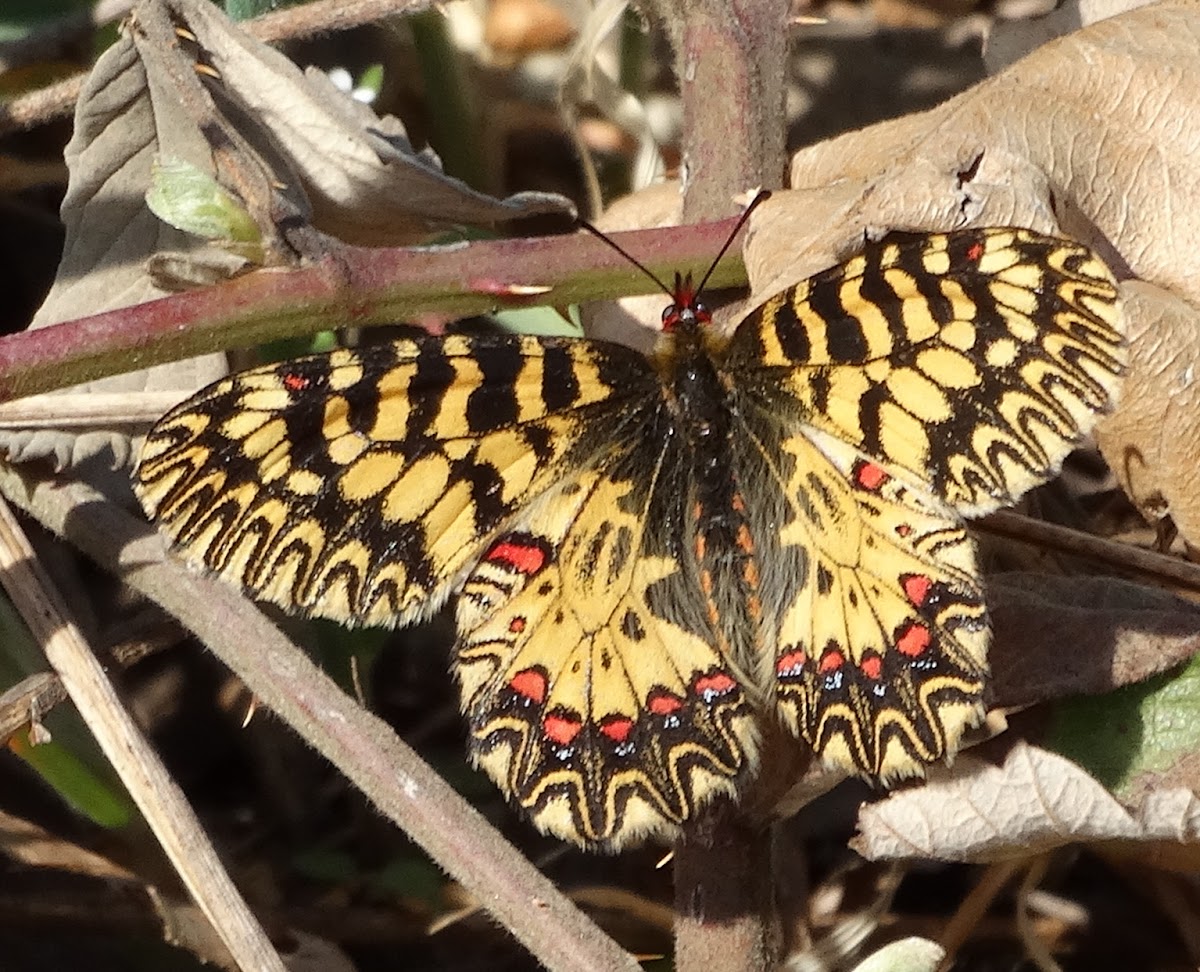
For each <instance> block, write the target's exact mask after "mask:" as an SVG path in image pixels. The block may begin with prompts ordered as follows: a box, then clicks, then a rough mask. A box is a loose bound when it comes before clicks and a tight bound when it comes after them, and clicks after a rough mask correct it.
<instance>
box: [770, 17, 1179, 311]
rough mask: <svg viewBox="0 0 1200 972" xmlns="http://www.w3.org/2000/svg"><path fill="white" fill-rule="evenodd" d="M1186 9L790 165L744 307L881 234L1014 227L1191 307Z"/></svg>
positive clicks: (1119, 25)
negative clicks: (787, 185) (1103, 262)
mask: <svg viewBox="0 0 1200 972" xmlns="http://www.w3.org/2000/svg"><path fill="white" fill-rule="evenodd" d="M1198 12H1200V5H1198V4H1197V2H1196V0H1167V2H1163V3H1158V4H1154V5H1153V6H1149V7H1144V8H1142V9H1139V10H1134V11H1132V12H1129V13H1126V14H1123V15H1121V16H1119V17H1113V18H1111V19H1108V20H1104V21H1101V22H1099V23H1096V24H1093V25H1091V26H1089V27H1086V28H1084V29H1083V30H1080V31H1078V32H1076V33H1073V34H1070V35H1068V36H1066V37H1062V38H1060V39H1058V40H1056V41H1053V42H1051V43H1048V44H1046V45H1045V46H1043V47H1041V48H1039V49H1037V50H1036V51H1034V52H1033V53H1032V54H1030V55H1029V56H1028V57H1026V58H1025V59H1023V60H1021V61H1019V62H1018V63H1016V64H1014V65H1012V66H1011V67H1010V68H1008V69H1007V70H1005V71H1004V72H1003V73H1001V74H999V75H997V76H996V77H994V78H991V79H989V80H987V81H984V82H982V83H981V84H979V85H976V86H975V87H973V88H971V89H969V90H968V91H966V92H964V93H963V94H961V95H959V96H958V97H956V98H952V99H951V100H949V101H947V102H946V103H945V104H943V105H940V106H938V107H937V108H934V109H932V110H931V111H927V112H922V113H919V114H915V115H909V116H906V117H904V118H900V119H896V120H894V121H889V122H885V123H883V124H879V125H873V126H871V127H869V128H865V129H862V130H860V131H857V132H850V133H847V134H845V135H842V136H839V137H837V138H834V139H830V140H829V141H826V142H822V143H820V144H818V145H814V146H812V147H810V148H807V149H804V150H803V151H801V152H798V153H797V154H796V155H795V156H794V157H793V159H792V164H791V184H792V186H793V192H791V193H781V194H779V195H778V196H777V197H776V198H775V199H773V200H771V202H770V203H769V204H767V205H765V206H763V207H761V209H760V210H759V212H758V214H756V216H755V218H754V220H753V222H752V230H753V235H752V237H751V239H750V242H749V244H748V246H747V253H746V259H747V268H748V270H749V272H750V278H751V280H752V282H753V283H754V289H755V293H757V294H761V295H763V296H766V295H767V294H768V293H771V292H774V291H777V290H780V289H782V288H783V287H785V286H787V285H789V284H791V283H793V282H795V281H796V280H799V279H802V278H804V277H805V276H808V275H809V274H811V273H813V272H815V271H817V270H819V269H821V268H822V267H825V266H829V265H830V264H831V263H834V262H836V261H837V260H838V259H840V258H841V257H843V256H845V255H846V254H847V253H848V252H850V251H852V250H854V249H856V248H858V247H860V246H861V241H862V239H863V236H864V234H866V235H869V236H876V235H878V234H879V233H880V232H881V231H883V230H887V229H909V230H933V229H938V230H945V229H950V228H954V227H958V226H963V225H975V226H983V225H1005V224H1014V225H1020V226H1027V227H1030V228H1032V229H1036V230H1041V231H1043V232H1056V231H1057V232H1062V233H1065V234H1067V235H1069V236H1073V237H1075V238H1077V239H1080V240H1082V241H1084V242H1088V243H1091V244H1092V245H1094V246H1096V247H1097V248H1098V249H1099V250H1100V252H1101V253H1102V254H1103V255H1105V256H1106V258H1110V259H1111V261H1112V262H1113V263H1114V265H1115V266H1117V267H1119V268H1127V272H1126V273H1125V274H1124V275H1126V276H1127V275H1129V272H1130V271H1131V272H1132V274H1134V275H1137V276H1140V277H1142V278H1144V279H1147V280H1150V281H1153V282H1155V283H1157V284H1159V285H1160V286H1163V287H1166V288H1168V289H1170V290H1172V291H1173V292H1174V293H1176V294H1177V295H1179V296H1181V297H1184V298H1186V299H1190V300H1192V301H1193V302H1195V303H1198V304H1200V239H1198V237H1200V214H1198V211H1197V210H1196V209H1195V207H1194V206H1192V205H1191V200H1194V199H1195V198H1196V197H1197V195H1198V193H1200V165H1198V164H1197V161H1196V160H1197V159H1198V158H1200V152H1198V151H1197V150H1198V148H1200V17H1198V16H1197V13H1198Z"/></svg>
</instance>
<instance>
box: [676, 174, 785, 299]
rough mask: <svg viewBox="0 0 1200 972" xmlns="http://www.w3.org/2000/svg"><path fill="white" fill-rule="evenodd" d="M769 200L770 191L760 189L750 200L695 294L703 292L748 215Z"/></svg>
mask: <svg viewBox="0 0 1200 972" xmlns="http://www.w3.org/2000/svg"><path fill="white" fill-rule="evenodd" d="M770 198H771V190H770V189H760V190H759V191H758V195H756V196H755V197H754V198H753V199H751V200H750V205H749V206H747V207H746V208H745V209H744V210H743V211H742V218H741V219H739V220H738V221H737V225H736V226H735V227H734V228H733V232H732V233H730V234H729V239H727V240H726V241H725V245H724V246H723V247H721V252H720V253H718V254H717V258H716V259H715V260H713V262H712V264H711V265H710V266H709V268H708V271H707V272H706V273H705V274H704V276H703V277H702V278H701V280H700V286H699V287H697V288H696V291H695V292H696V294H697V295H699V294H700V293H701V292H702V291H703V290H704V285H705V284H707V283H708V278H709V277H711V276H712V275H713V271H714V270H716V269H717V264H718V263H720V262H721V257H723V256H724V255H725V251H726V250H728V249H729V248H730V246H732V245H733V241H734V240H736V239H737V235H738V233H740V232H741V231H742V227H743V226H745V225H746V220H748V219H749V218H750V214H751V213H752V212H754V210H756V209H757V208H758V204H759V203H761V202H766V201H767V200H768V199H770Z"/></svg>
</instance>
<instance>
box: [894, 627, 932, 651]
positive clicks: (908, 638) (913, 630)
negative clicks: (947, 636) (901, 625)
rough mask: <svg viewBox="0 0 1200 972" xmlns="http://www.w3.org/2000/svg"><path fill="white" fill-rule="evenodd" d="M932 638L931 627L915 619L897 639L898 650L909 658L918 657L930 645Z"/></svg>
mask: <svg viewBox="0 0 1200 972" xmlns="http://www.w3.org/2000/svg"><path fill="white" fill-rule="evenodd" d="M932 640H933V638H932V636H931V635H930V634H929V629H928V628H927V627H925V625H923V624H921V623H919V622H917V621H913V622H912V623H911V624H909V625H908V627H906V628H905V629H904V630H903V631H901V632H900V636H899V637H898V638H897V639H896V650H897V651H899V652H900V654H902V655H907V656H908V657H909V658H917V657H919V656H920V655H922V654H924V653H925V649H927V648H928V647H929V643H930V641H932Z"/></svg>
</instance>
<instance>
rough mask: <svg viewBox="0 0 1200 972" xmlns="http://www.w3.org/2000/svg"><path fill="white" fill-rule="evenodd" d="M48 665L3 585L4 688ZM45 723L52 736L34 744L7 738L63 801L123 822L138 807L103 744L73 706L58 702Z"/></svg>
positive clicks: (105, 820)
mask: <svg viewBox="0 0 1200 972" xmlns="http://www.w3.org/2000/svg"><path fill="white" fill-rule="evenodd" d="M46 669H47V665H46V657H45V655H43V654H42V650H41V648H40V647H39V646H38V644H37V642H35V641H34V639H33V635H31V634H30V633H29V629H28V628H27V627H26V626H25V622H24V621H23V620H22V619H21V616H20V615H19V614H18V613H17V610H16V608H14V607H13V605H12V602H11V601H10V600H9V599H8V596H7V595H6V594H4V592H3V591H0V691H3V690H4V689H7V688H9V687H10V686H12V685H16V684H17V683H18V682H20V681H21V680H22V679H24V678H26V677H27V676H29V675H32V674H34V673H36V672H44V671H46ZM43 726H44V728H45V729H46V730H48V731H49V733H50V736H51V741H50V742H45V743H39V744H38V745H36V746H35V745H33V744H31V743H30V742H29V739H28V736H27V735H18V736H16V737H14V738H13V739H12V740H10V741H9V748H10V749H11V750H12V751H13V752H14V753H16V754H17V755H18V756H19V757H20V758H21V759H23V760H25V762H26V763H28V764H29V765H30V766H31V767H32V768H33V769H34V770H35V771H36V772H37V773H38V775H40V776H41V777H42V778H43V779H44V780H45V781H46V782H47V783H49V784H50V786H51V787H53V788H54V789H55V790H56V791H57V792H58V795H59V796H60V797H62V799H63V801H64V802H65V803H67V804H68V805H69V806H71V807H72V808H74V809H75V810H76V811H78V812H79V813H81V814H82V815H83V816H85V817H88V818H89V819H91V820H92V821H93V822H95V823H97V824H99V825H100V826H102V827H123V826H125V825H126V824H127V823H129V822H130V820H131V819H133V818H134V817H135V815H136V813H137V810H136V809H135V807H134V805H133V801H132V800H131V799H130V798H129V795H128V794H127V793H126V792H125V789H124V787H122V786H121V783H120V781H119V780H118V779H117V777H116V774H115V773H114V772H113V770H112V767H111V766H110V765H109V763H108V760H107V759H106V758H105V757H104V754H103V753H102V752H100V747H99V746H98V745H97V744H96V741H95V739H93V738H92V734H91V732H90V731H89V730H88V728H87V726H86V725H84V723H83V720H82V719H81V718H80V717H79V713H77V712H76V711H75V710H74V709H73V708H71V707H70V706H69V705H63V706H59V707H58V708H57V709H55V710H54V711H53V712H50V713H48V714H47V715H46V717H45V719H44V720H43Z"/></svg>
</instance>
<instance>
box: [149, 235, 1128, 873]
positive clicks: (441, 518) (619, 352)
mask: <svg viewBox="0 0 1200 972" xmlns="http://www.w3.org/2000/svg"><path fill="white" fill-rule="evenodd" d="M674 289H675V293H674V299H673V302H672V304H671V305H670V306H669V307H668V308H667V310H666V312H665V313H664V318H663V328H662V334H661V336H660V338H659V339H658V343H657V345H656V347H655V349H654V351H653V352H652V353H651V354H650V355H648V356H647V355H643V354H642V353H640V352H638V351H635V350H633V349H631V348H628V347H625V346H623V345H620V344H614V343H607V342H602V341H594V340H570V339H564V338H556V337H533V336H516V335H507V334H487V335H473V336H465V335H451V336H445V337H422V338H416V339H406V340H398V341H394V342H392V343H389V344H381V345H377V346H371V347H366V348H362V349H357V350H349V349H340V350H335V351H332V352H330V353H326V354H320V355H315V356H312V357H306V358H301V359H298V360H291V361H285V362H283V363H280V364H273V365H268V366H266V367H260V368H255V369H253V370H250V371H245V372H242V373H240V374H234V375H231V376H229V377H227V378H224V379H222V380H221V381H218V382H216V383H215V384H213V385H211V386H209V387H208V388H206V389H204V390H203V391H201V392H199V393H198V394H197V395H195V396H194V397H193V398H191V399H190V400H188V401H186V402H184V403H183V404H182V405H180V406H178V407H177V408H175V409H174V410H172V411H170V412H169V413H167V414H166V415H165V416H164V417H163V418H162V419H161V420H160V421H159V422H158V423H157V424H156V425H155V426H154V428H153V429H152V430H151V431H150V433H149V435H148V437H147V439H146V442H145V446H144V448H143V451H142V455H141V459H140V464H139V465H138V467H137V470H136V473H135V489H136V491H137V493H138V495H139V497H140V499H141V502H142V504H143V505H144V507H145V509H146V511H147V513H148V514H149V515H150V516H151V517H152V518H153V519H154V520H155V521H156V522H157V523H158V524H159V525H160V526H161V527H162V528H163V529H164V530H165V532H166V533H167V534H168V536H169V537H170V539H171V540H172V542H173V543H174V544H175V545H176V546H177V547H178V549H179V550H180V551H182V554H183V555H184V556H185V557H187V558H188V559H191V560H193V561H195V562H198V563H199V564H201V565H203V566H204V567H205V568H207V569H208V570H210V571H212V572H214V573H216V574H218V575H220V576H222V577H224V578H227V579H229V580H231V581H233V582H234V583H237V584H239V585H241V586H242V587H243V588H244V589H245V590H246V591H248V592H249V593H250V594H252V595H253V596H255V597H257V598H260V599H262V600H265V601H269V602H272V603H274V604H277V605H280V606H282V607H284V608H285V609H287V610H289V611H292V612H296V613H300V614H303V615H309V616H321V617H327V618H333V619H335V620H338V621H342V622H345V623H348V624H368V625H408V624H412V623H414V622H416V621H418V620H420V619H422V618H426V617H428V616H429V615H431V614H432V613H433V612H435V611H437V610H438V609H439V608H440V607H441V606H442V605H443V604H444V603H445V602H446V601H447V600H448V599H449V598H450V597H451V596H452V595H457V607H456V623H457V630H458V639H457V644H456V646H455V648H454V655H453V669H454V674H455V676H456V678H457V680H458V683H459V685H460V688H461V698H462V709H463V712H464V714H465V716H466V718H467V721H468V724H469V730H470V743H469V745H470V751H471V755H472V758H473V760H474V761H475V762H476V763H477V764H478V765H479V766H481V767H482V768H483V769H484V770H485V771H486V772H487V773H488V774H489V775H490V776H491V777H492V779H493V780H494V781H495V782H496V783H497V785H498V786H499V787H500V788H501V789H502V790H503V791H504V793H505V794H506V795H507V796H508V797H509V798H510V800H511V801H513V802H514V803H515V804H516V805H517V806H518V807H520V808H521V810H522V811H523V812H524V813H525V814H526V815H527V816H528V818H529V819H530V820H531V821H532V822H533V823H534V824H535V825H536V826H537V827H538V828H540V829H541V830H543V831H545V832H547V833H551V834H554V835H556V836H558V837H560V838H563V839H564V840H567V841H571V842H574V843H576V844H580V845H582V846H585V847H590V848H597V849H606V850H618V849H620V848H622V847H626V846H629V845H632V844H636V843H639V842H641V841H644V840H646V839H650V838H656V839H662V840H671V839H675V838H677V837H678V836H679V835H680V834H681V832H683V831H684V830H686V828H687V827H688V826H689V824H691V823H692V822H694V821H695V820H696V819H697V817H698V816H699V815H700V813H701V812H702V810H704V809H705V808H706V807H707V806H708V805H709V804H712V803H714V802H715V801H718V800H721V799H737V797H738V796H739V794H741V793H742V792H744V790H745V788H746V786H747V784H748V783H749V782H750V781H751V780H752V779H753V778H754V777H755V776H756V774H758V773H759V771H760V770H761V768H762V767H761V765H760V763H761V759H760V742H761V738H762V736H763V732H764V728H765V727H766V726H768V725H769V724H770V723H771V722H774V723H777V724H779V725H781V726H782V727H783V728H784V729H785V730H786V731H787V732H788V733H790V734H791V735H792V736H794V737H797V738H799V739H802V740H804V741H805V742H807V744H808V745H809V746H811V747H812V749H813V750H814V751H815V752H816V753H817V754H818V756H820V757H821V758H822V759H823V760H824V761H825V762H826V763H828V764H830V765H831V766H835V767H840V768H842V769H845V770H847V771H849V772H851V773H855V774H858V775H860V776H863V777H866V778H868V779H871V780H874V781H877V782H879V783H882V784H888V783H892V782H895V781H898V780H901V779H904V778H906V777H912V776H920V775H922V774H923V773H924V771H925V769H926V767H927V766H929V765H930V764H933V763H937V762H939V761H942V760H945V759H948V758H949V757H951V756H952V755H953V753H954V752H955V751H956V749H957V748H958V747H959V744H960V742H961V740H962V737H963V734H964V732H966V731H967V730H968V729H969V728H970V727H972V726H973V725H975V724H977V723H978V721H979V720H980V718H981V717H982V712H983V704H982V703H983V694H984V690H985V686H986V682H987V677H988V664H987V649H988V643H989V638H990V630H989V626H988V619H987V612H986V607H985V602H984V590H983V583H982V578H981V574H980V568H979V564H978V561H977V557H976V553H975V548H974V545H973V543H972V540H971V538H970V537H969V536H968V534H967V531H966V526H965V518H967V517H972V516H978V515H981V514H984V513H987V512H989V511H991V510H995V509H997V508H998V507H1001V506H1003V505H1006V504H1009V503H1011V502H1012V501H1014V500H1015V499H1016V498H1017V497H1019V496H1020V495H1021V494H1022V493H1024V492H1025V491H1027V490H1028V489H1030V488H1031V487H1033V486H1035V485H1037V484H1039V483H1042V482H1043V481H1045V480H1047V479H1049V478H1050V477H1052V476H1053V475H1054V474H1055V473H1056V471H1057V469H1058V468H1059V466H1060V464H1061V462H1062V460H1063V458H1064V456H1065V455H1066V454H1067V452H1068V451H1069V450H1070V449H1071V448H1072V446H1073V445H1074V444H1075V443H1076V442H1078V441H1079V439H1080V438H1081V437H1082V436H1084V435H1085V434H1086V433H1087V432H1088V430H1089V429H1090V428H1091V427H1092V425H1093V424H1094V422H1095V421H1096V419H1097V417H1098V416H1099V415H1100V414H1101V413H1103V412H1105V411H1106V410H1108V409H1109V408H1110V407H1111V406H1112V403H1113V401H1114V395H1115V393H1116V388H1117V383H1118V378H1119V375H1120V374H1121V371H1122V367H1123V362H1124V345H1123V339H1122V335H1121V332H1120V329H1119V315H1118V308H1117V300H1116V298H1117V290H1116V286H1115V283H1114V280H1113V277H1112V274H1111V273H1110V271H1109V270H1108V268H1107V267H1106V266H1105V265H1104V263H1103V262H1102V261H1101V260H1100V259H1099V258H1098V257H1097V256H1096V255H1095V254H1094V253H1093V252H1091V251H1090V250H1089V249H1087V248H1086V247H1084V246H1081V245H1079V244H1076V243H1073V242H1070V241H1068V240H1064V239H1058V238H1054V237H1049V236H1043V235H1040V234H1038V233H1035V232H1031V231H1029V230H1025V229H1017V228H990V229H965V230H960V231H956V232H951V233H945V234H926V235H912V236H891V237H885V238H884V239H883V240H881V241H876V242H870V243H867V244H866V246H865V248H864V249H863V251H862V252H861V253H860V254H859V255H857V256H854V257H853V258H851V259H849V260H848V261H847V262H845V263H843V264H841V265H839V266H835V267H833V268H831V269H828V270H825V271H823V272H821V273H818V274H816V275H815V276H813V277H811V278H809V279H808V280H805V281H804V282H802V283H800V284H798V285H796V286H794V287H792V288H790V289H788V290H785V291H783V292H782V293H779V294H777V295H776V296H774V297H771V298H770V299H769V300H767V301H766V302H765V303H763V304H761V305H760V306H758V307H757V308H756V309H754V310H753V311H752V312H751V313H750V314H749V315H748V316H747V317H745V318H744V319H743V320H742V321H741V322H740V323H739V324H738V325H737V326H736V327H735V328H733V329H732V330H731V331H730V332H727V333H724V332H722V331H720V330H718V329H716V328H714V327H713V326H712V324H711V321H710V318H709V315H708V314H707V312H706V311H705V310H704V308H703V307H702V306H701V304H700V303H699V302H698V300H697V298H696V295H695V293H694V292H693V290H692V288H691V285H690V281H687V280H684V281H680V280H679V279H678V278H677V279H676V287H675V288H674Z"/></svg>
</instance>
